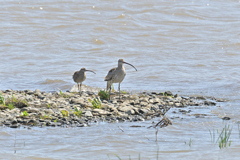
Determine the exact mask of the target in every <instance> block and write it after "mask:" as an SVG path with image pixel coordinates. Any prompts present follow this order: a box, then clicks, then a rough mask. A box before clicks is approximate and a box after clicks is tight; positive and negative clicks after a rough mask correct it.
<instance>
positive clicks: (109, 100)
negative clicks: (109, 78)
mask: <svg viewBox="0 0 240 160" xmlns="http://www.w3.org/2000/svg"><path fill="white" fill-rule="evenodd" d="M111 90H112V85H111V86H110V90H109V101H110V99H111V98H110V97H111Z"/></svg>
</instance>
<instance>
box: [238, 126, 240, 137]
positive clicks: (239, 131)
mask: <svg viewBox="0 0 240 160" xmlns="http://www.w3.org/2000/svg"><path fill="white" fill-rule="evenodd" d="M238 135H239V138H240V127H239V124H238Z"/></svg>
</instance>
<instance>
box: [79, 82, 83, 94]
mask: <svg viewBox="0 0 240 160" xmlns="http://www.w3.org/2000/svg"><path fill="white" fill-rule="evenodd" d="M79 94H80V96H81V95H82V83H80V91H79Z"/></svg>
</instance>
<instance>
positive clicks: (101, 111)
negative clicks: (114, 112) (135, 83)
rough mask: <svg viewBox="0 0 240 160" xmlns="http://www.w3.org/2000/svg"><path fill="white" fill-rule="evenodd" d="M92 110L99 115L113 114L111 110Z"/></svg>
mask: <svg viewBox="0 0 240 160" xmlns="http://www.w3.org/2000/svg"><path fill="white" fill-rule="evenodd" d="M92 112H93V114H94V113H98V114H99V115H111V113H110V112H108V111H104V110H102V109H93V110H92Z"/></svg>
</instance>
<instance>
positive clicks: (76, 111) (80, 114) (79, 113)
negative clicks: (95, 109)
mask: <svg viewBox="0 0 240 160" xmlns="http://www.w3.org/2000/svg"><path fill="white" fill-rule="evenodd" d="M74 110H75V111H74V112H73V113H74V114H75V115H76V116H78V117H81V116H82V110H79V109H77V107H74Z"/></svg>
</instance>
